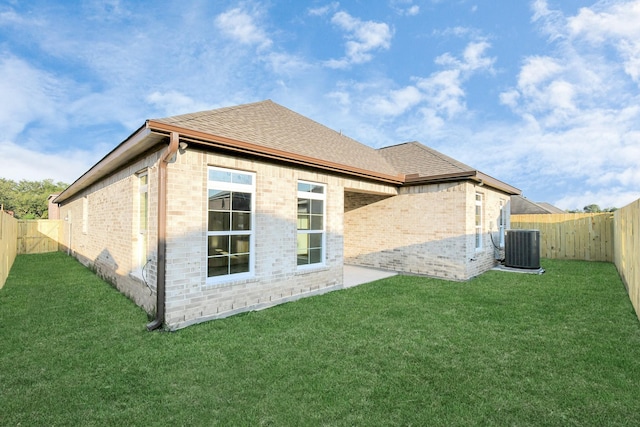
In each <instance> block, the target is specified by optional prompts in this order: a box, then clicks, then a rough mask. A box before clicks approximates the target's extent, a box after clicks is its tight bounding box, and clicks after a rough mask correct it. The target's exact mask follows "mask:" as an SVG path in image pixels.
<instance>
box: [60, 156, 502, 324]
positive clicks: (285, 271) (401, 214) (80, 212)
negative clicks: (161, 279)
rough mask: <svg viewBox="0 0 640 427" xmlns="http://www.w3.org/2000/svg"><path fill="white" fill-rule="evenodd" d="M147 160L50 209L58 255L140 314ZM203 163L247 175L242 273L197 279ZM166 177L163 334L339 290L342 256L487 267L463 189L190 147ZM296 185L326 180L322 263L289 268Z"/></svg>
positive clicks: (150, 298) (489, 209)
mask: <svg viewBox="0 0 640 427" xmlns="http://www.w3.org/2000/svg"><path fill="white" fill-rule="evenodd" d="M158 158H159V154H158V153H155V154H152V155H150V156H149V157H147V158H145V159H141V160H139V161H137V162H136V163H134V164H132V165H130V166H129V167H127V168H125V169H123V170H121V171H119V172H117V173H115V174H113V175H111V176H110V177H108V178H106V179H104V180H102V181H100V182H99V183H96V184H94V185H92V186H91V187H89V188H88V189H87V190H86V191H85V192H83V193H81V194H79V195H77V196H76V197H75V198H74V199H73V200H71V201H69V202H67V203H65V204H64V205H63V206H62V208H61V217H62V218H66V219H67V221H66V223H65V236H64V238H63V241H64V242H65V244H66V245H68V246H69V248H68V249H69V251H70V252H71V253H73V254H74V255H75V256H76V257H77V258H78V259H79V260H81V262H83V263H84V264H85V265H88V266H90V267H91V268H93V269H95V270H96V272H97V273H98V274H100V275H101V276H103V277H104V278H105V279H107V280H108V281H109V282H111V283H112V284H114V285H115V286H116V287H117V288H118V289H119V290H121V291H122V292H123V293H124V294H126V295H128V296H129V297H130V298H132V299H133V300H134V301H135V302H136V303H137V304H138V305H140V306H141V307H143V308H144V309H145V310H147V311H148V312H149V313H153V312H154V311H155V299H156V296H155V283H156V272H157V254H156V248H157V220H156V219H157V180H158V176H157V161H158ZM208 166H218V167H224V168H230V169H237V170H241V171H250V172H254V173H255V174H256V211H255V225H256V227H255V253H254V256H255V276H254V277H252V278H251V279H245V280H241V281H229V282H224V283H216V284H209V283H207V266H206V254H207V236H206V227H207V167H208ZM144 170H147V172H148V176H149V190H148V195H149V227H148V230H149V231H148V248H147V252H148V259H149V263H148V264H147V265H146V268H145V270H144V275H141V274H140V272H139V268H138V263H137V245H138V238H139V235H138V233H137V209H138V207H137V206H138V205H137V197H138V178H137V175H136V174H137V173H139V172H141V171H144ZM167 176H168V183H167V184H168V188H167V271H166V273H167V274H166V323H167V325H168V326H169V327H170V328H172V329H177V328H180V327H184V326H187V325H190V324H193V323H198V322H201V321H204V320H209V319H215V318H219V317H225V316H228V315H231V314H235V313H239V312H242V311H247V310H254V309H261V308H265V307H269V306H272V305H275V304H279V303H283V302H287V301H291V300H295V299H298V298H302V297H305V296H310V295H315V294H320V293H323V292H328V291H330V290H333V289H339V288H341V287H342V281H343V268H342V265H343V262H345V261H346V262H347V263H354V264H360V265H366V266H372V267H378V268H384V269H390V270H395V271H400V272H406V273H416V274H426V275H432V276H438V277H443V278H449V279H454V280H463V279H466V278H469V277H471V276H473V275H476V274H479V273H480V272H482V271H484V270H486V269H487V268H490V267H491V266H492V265H493V263H494V254H493V251H490V250H488V249H487V246H485V250H483V251H482V252H475V250H474V247H473V242H474V228H473V217H474V216H473V209H474V197H475V187H474V186H473V185H471V184H437V185H428V186H416V187H407V188H402V189H400V194H398V189H397V188H396V187H394V186H390V185H385V184H376V183H372V182H369V181H364V180H358V179H349V178H345V177H342V176H337V175H332V174H328V173H318V172H313V171H311V170H307V169H299V168H295V167H288V166H283V165H277V164H271V163H265V162H262V161H257V160H250V159H240V158H236V157H233V156H227V155H222V154H218V153H209V152H204V151H198V150H194V149H192V148H189V149H188V150H186V152H184V153H181V154H178V156H177V158H176V161H175V162H173V163H170V164H169V165H168V170H167ZM298 180H306V181H312V182H319V183H324V184H327V195H326V217H325V221H326V262H325V264H324V265H323V266H320V267H318V268H314V269H309V270H303V269H299V268H298V267H297V265H296V234H297V231H296V228H297V226H296V224H297V221H296V219H297V218H296V215H297V181H298ZM482 191H486V192H487V193H486V194H487V196H486V198H485V206H486V208H485V209H486V213H487V218H489V217H491V218H493V217H496V218H497V212H498V211H497V210H496V209H497V208H493V205H494V204H495V203H497V197H498V195H497V193H495V192H492V191H490V190H487V189H483V190H482ZM494 193H495V194H494ZM507 199H508V198H507V197H505V200H507ZM489 226H490V224H489V221H487V223H486V228H487V230H488V229H489ZM494 227H495V221H494ZM69 243H70V245H69Z"/></svg>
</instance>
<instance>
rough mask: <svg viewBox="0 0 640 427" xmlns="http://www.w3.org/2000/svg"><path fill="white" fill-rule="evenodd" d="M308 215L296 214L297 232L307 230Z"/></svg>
mask: <svg viewBox="0 0 640 427" xmlns="http://www.w3.org/2000/svg"><path fill="white" fill-rule="evenodd" d="M309 216H310V215H300V214H298V230H308V229H309V222H310V219H309Z"/></svg>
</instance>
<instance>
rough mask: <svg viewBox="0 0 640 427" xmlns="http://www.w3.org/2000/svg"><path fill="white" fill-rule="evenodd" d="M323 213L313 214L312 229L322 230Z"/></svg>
mask: <svg viewBox="0 0 640 427" xmlns="http://www.w3.org/2000/svg"><path fill="white" fill-rule="evenodd" d="M322 222H323V221H322V215H311V230H322Z"/></svg>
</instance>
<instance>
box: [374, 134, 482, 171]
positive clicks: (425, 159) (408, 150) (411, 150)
mask: <svg viewBox="0 0 640 427" xmlns="http://www.w3.org/2000/svg"><path fill="white" fill-rule="evenodd" d="M378 152H379V153H380V154H381V155H382V156H383V157H384V158H385V159H387V161H388V162H389V163H391V165H393V167H394V168H395V169H396V170H397V171H398V172H400V173H403V174H405V175H415V174H417V175H418V176H420V177H430V176H438V175H448V174H458V173H464V172H468V173H469V174H472V173H474V172H475V171H476V170H475V169H474V168H472V167H471V166H467V165H465V164H464V163H461V162H459V161H457V160H455V159H453V158H451V157H449V156H446V155H444V154H442V153H440V152H438V151H436V150H434V149H431V148H429V147H427V146H425V145H422V144H421V143H419V142H415V141H414V142H406V143H404V144H398V145H392V146H391V147H385V148H381V149H380V150H378Z"/></svg>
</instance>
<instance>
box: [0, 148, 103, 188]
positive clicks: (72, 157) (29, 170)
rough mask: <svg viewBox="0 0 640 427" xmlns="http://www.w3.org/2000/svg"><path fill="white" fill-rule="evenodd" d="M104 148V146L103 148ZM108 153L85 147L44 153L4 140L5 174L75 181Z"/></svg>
mask: <svg viewBox="0 0 640 427" xmlns="http://www.w3.org/2000/svg"><path fill="white" fill-rule="evenodd" d="M99 148H100V149H103V150H104V147H102V146H101V147H99ZM104 154H106V151H105V152H104V153H100V152H98V151H97V150H96V151H95V152H90V151H84V150H77V149H75V150H65V151H62V152H56V153H44V152H42V151H41V150H30V149H27V148H24V147H23V146H21V145H19V144H16V143H14V142H12V141H2V142H1V143H0V171H1V175H0V176H1V177H2V178H6V179H11V180H13V181H20V180H27V181H41V180H44V179H53V180H54V181H55V182H58V181H59V182H65V183H67V184H71V183H72V182H73V181H75V180H76V179H78V178H79V177H80V176H81V175H82V174H83V173H85V172H86V171H87V170H88V169H89V168H90V167H91V166H92V165H93V164H95V163H96V162H97V161H98V160H99V159H100V158H101V157H102V156H103V155H104Z"/></svg>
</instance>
